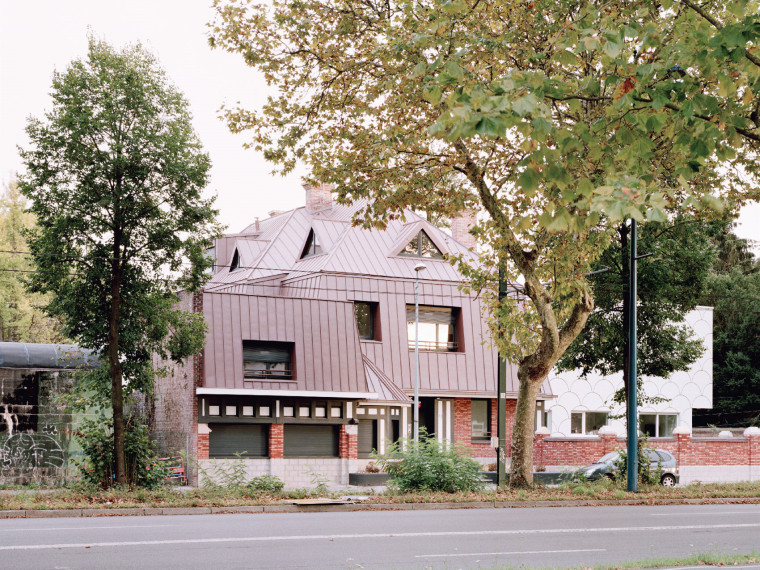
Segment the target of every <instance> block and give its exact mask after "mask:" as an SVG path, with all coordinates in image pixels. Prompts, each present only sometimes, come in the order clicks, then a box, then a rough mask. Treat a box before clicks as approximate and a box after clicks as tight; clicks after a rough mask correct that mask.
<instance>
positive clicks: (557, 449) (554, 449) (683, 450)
mask: <svg viewBox="0 0 760 570" xmlns="http://www.w3.org/2000/svg"><path fill="white" fill-rule="evenodd" d="M649 444H650V446H651V447H656V448H658V449H664V450H666V451H669V452H670V453H672V454H673V455H674V456H675V458H676V460H677V461H678V464H679V466H690V465H694V466H710V465H723V466H725V465H749V466H754V465H759V466H760V435H752V436H749V437H736V438H731V439H723V438H692V437H691V435H690V434H688V433H687V434H678V435H677V436H676V437H672V438H654V437H653V438H649ZM618 448H620V449H625V448H626V440H625V439H624V438H618V437H616V436H614V435H612V436H610V435H604V436H601V437H583V438H580V437H576V438H572V437H549V436H545V435H541V434H537V435H536V437H535V440H534V447H533V459H534V463H535V464H536V465H577V466H580V465H588V464H589V463H591V462H592V461H594V460H595V459H598V458H599V457H601V456H602V455H604V454H605V453H608V452H609V451H612V450H613V449H618Z"/></svg>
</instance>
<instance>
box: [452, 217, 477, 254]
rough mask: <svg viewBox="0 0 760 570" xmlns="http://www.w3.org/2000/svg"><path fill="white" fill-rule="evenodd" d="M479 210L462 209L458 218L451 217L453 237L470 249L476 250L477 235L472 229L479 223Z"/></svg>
mask: <svg viewBox="0 0 760 570" xmlns="http://www.w3.org/2000/svg"><path fill="white" fill-rule="evenodd" d="M477 222H478V219H477V212H476V211H475V210H469V209H467V210H462V211H461V212H459V215H458V216H457V217H456V218H451V237H453V238H454V239H455V240H457V241H458V242H459V243H461V244H462V245H463V246H465V247H466V248H468V249H471V250H472V251H476V250H477V247H478V243H477V240H476V239H475V236H474V235H472V234H471V233H470V230H471V229H472V228H474V227H475V224H477Z"/></svg>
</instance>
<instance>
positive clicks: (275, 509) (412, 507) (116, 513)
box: [0, 497, 760, 519]
mask: <svg viewBox="0 0 760 570" xmlns="http://www.w3.org/2000/svg"><path fill="white" fill-rule="evenodd" d="M719 504H753V505H757V504H760V498H758V497H725V498H706V499H624V500H619V501H605V500H587V501H584V500H569V501H482V502H461V503H352V504H344V505H289V504H281V505H258V506H257V505H253V506H238V507H235V506H229V507H164V508H160V507H145V508H135V507H125V508H123V509H120V508H118V507H117V508H110V509H48V510H45V509H34V510H18V511H0V519H24V518H27V519H33V518H63V517H68V518H77V517H125V516H173V515H210V514H241V513H247V514H250V513H336V512H357V511H433V510H442V509H526V508H552V507H612V506H662V505H719Z"/></svg>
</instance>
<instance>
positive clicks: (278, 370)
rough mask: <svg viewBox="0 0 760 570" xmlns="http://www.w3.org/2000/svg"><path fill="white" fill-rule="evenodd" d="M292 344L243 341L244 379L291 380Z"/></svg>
mask: <svg viewBox="0 0 760 570" xmlns="http://www.w3.org/2000/svg"><path fill="white" fill-rule="evenodd" d="M292 358H293V343H290V342H264V341H252V340H244V341H243V375H244V377H245V378H292V377H293V367H292V366H291V362H292Z"/></svg>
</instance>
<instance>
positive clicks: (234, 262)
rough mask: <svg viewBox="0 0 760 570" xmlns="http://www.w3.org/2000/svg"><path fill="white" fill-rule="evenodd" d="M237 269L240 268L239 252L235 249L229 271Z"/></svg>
mask: <svg viewBox="0 0 760 570" xmlns="http://www.w3.org/2000/svg"><path fill="white" fill-rule="evenodd" d="M238 269H242V267H240V254H239V253H238V250H237V249H236V250H235V253H233V254H232V263H230V271H237V270H238Z"/></svg>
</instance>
